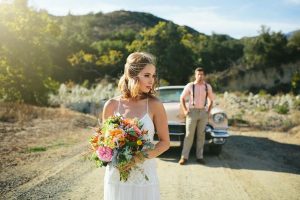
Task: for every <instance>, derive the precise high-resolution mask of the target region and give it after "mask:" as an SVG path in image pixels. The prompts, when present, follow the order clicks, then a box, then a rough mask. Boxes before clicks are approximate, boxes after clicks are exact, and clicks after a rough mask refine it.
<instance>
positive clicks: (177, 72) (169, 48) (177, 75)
mask: <svg viewBox="0 0 300 200" xmlns="http://www.w3.org/2000/svg"><path fill="white" fill-rule="evenodd" d="M189 45H191V44H190V42H189V40H188V39H187V31H186V29H185V28H184V27H179V26H176V25H175V24H173V23H171V22H169V23H166V22H159V23H158V24H157V25H156V26H154V27H153V28H149V29H145V30H143V31H141V32H140V33H139V35H138V36H137V39H136V40H134V41H133V42H132V43H131V44H130V45H128V47H127V48H128V51H129V52H134V51H146V52H149V53H152V54H153V55H155V56H156V58H157V72H158V76H159V78H162V79H164V80H166V81H167V82H169V83H170V84H184V83H185V82H186V81H188V77H189V76H190V75H191V74H192V73H193V69H194V65H195V55H194V52H193V51H192V49H191V48H190V46H189Z"/></svg>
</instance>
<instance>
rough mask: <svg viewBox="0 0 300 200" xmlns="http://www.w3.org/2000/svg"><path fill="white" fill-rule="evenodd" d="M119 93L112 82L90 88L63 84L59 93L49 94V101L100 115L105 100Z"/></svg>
mask: <svg viewBox="0 0 300 200" xmlns="http://www.w3.org/2000/svg"><path fill="white" fill-rule="evenodd" d="M118 94H119V93H118V90H117V89H116V87H115V86H114V85H113V84H111V83H109V84H98V85H97V86H96V87H92V88H90V89H87V88H85V87H82V86H80V85H75V86H73V87H67V86H66V85H65V84H61V85H60V88H59V90H58V93H57V94H50V95H49V103H50V105H52V106H64V107H67V108H70V109H72V110H76V111H79V112H84V113H91V114H95V115H98V114H99V112H101V110H102V107H103V104H104V103H105V101H106V100H107V99H109V98H112V97H114V96H117V95H118Z"/></svg>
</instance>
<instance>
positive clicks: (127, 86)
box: [118, 52, 157, 98]
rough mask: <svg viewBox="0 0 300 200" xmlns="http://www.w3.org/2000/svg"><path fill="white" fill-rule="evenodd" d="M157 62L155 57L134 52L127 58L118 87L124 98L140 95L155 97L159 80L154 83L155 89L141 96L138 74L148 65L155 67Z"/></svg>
mask: <svg viewBox="0 0 300 200" xmlns="http://www.w3.org/2000/svg"><path fill="white" fill-rule="evenodd" d="M155 62H156V61H155V57H154V56H153V55H151V54H149V53H146V52H134V53H131V54H130V55H129V56H128V57H127V60H126V64H125V68H124V74H123V75H122V77H121V78H120V81H119V85H118V87H119V90H120V91H121V93H122V96H123V97H124V98H137V97H138V96H139V95H147V96H154V94H155V90H154V88H155V87H156V85H157V80H155V81H154V84H153V87H152V88H151V90H150V91H149V93H147V94H140V93H139V92H140V84H139V78H138V74H139V73H140V72H141V71H142V70H143V69H144V68H145V66H146V65H149V64H152V65H154V66H155V64H156V63H155Z"/></svg>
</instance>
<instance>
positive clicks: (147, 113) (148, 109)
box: [147, 98, 149, 114]
mask: <svg viewBox="0 0 300 200" xmlns="http://www.w3.org/2000/svg"><path fill="white" fill-rule="evenodd" d="M148 110H149V109H148V98H147V114H148Z"/></svg>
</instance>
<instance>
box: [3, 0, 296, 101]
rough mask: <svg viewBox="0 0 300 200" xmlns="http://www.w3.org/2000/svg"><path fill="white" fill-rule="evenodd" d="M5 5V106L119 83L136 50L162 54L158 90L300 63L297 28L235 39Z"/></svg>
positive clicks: (23, 3)
mask: <svg viewBox="0 0 300 200" xmlns="http://www.w3.org/2000/svg"><path fill="white" fill-rule="evenodd" d="M7 2H10V3H7ZM7 2H6V3H4V2H3V3H1V4H0V100H1V101H20V102H26V103H31V104H47V99H48V94H49V93H52V94H55V93H56V91H57V90H58V88H59V85H60V84H61V83H64V82H70V81H73V82H75V83H76V84H82V85H83V87H86V88H87V87H91V86H93V84H95V83H97V82H100V81H101V80H103V79H109V78H110V79H113V81H114V80H116V79H117V78H118V77H119V76H120V75H121V74H122V71H123V68H124V64H125V62H126V57H127V56H128V55H129V54H130V53H131V52H133V51H147V52H150V53H152V54H153V55H154V56H156V57H157V71H158V76H159V79H160V85H169V84H171V85H172V84H185V83H186V82H187V81H189V77H191V76H192V75H193V71H194V68H195V67H198V66H201V67H203V68H204V69H205V70H206V72H207V73H211V72H219V71H224V70H225V71H224V72H226V70H227V69H230V68H232V66H234V65H235V66H240V68H241V71H243V73H246V72H247V69H248V68H252V67H257V66H259V67H263V68H266V67H279V66H280V65H281V64H282V63H285V62H293V61H296V60H297V59H299V53H300V52H299V51H300V32H299V31H298V32H294V33H293V34H292V35H291V37H289V38H288V39H287V38H286V37H285V35H283V34H282V33H281V32H278V33H276V32H270V30H269V29H267V28H265V27H263V28H262V30H261V33H260V35H259V36H258V37H254V38H244V39H242V40H236V39H234V38H231V37H229V36H227V35H219V34H212V35H211V36H207V35H204V34H201V33H198V32H197V31H195V30H192V29H191V28H189V27H183V26H178V25H176V24H174V23H171V22H167V21H166V20H163V19H160V18H158V17H155V16H153V15H151V14H147V13H139V12H127V11H116V12H112V13H108V14H103V13H96V14H93V13H90V14H87V15H82V16H75V15H72V14H71V13H70V14H68V15H67V16H62V17H61V16H51V15H49V14H48V13H47V12H45V11H36V10H34V9H32V8H28V5H27V0H14V1H7ZM223 74H225V73H223ZM299 79H300V78H299V74H298V73H296V74H294V77H293V79H292V80H291V88H292V90H293V92H294V93H295V94H298V93H299V88H300V87H299V85H300V83H299ZM85 81H86V82H85ZM209 81H210V83H211V84H212V85H213V87H214V89H215V90H219V89H220V90H221V88H222V86H223V85H224V82H222V81H220V80H219V79H218V77H217V76H216V77H215V78H213V79H211V80H209ZM225 82H226V81H225Z"/></svg>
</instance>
